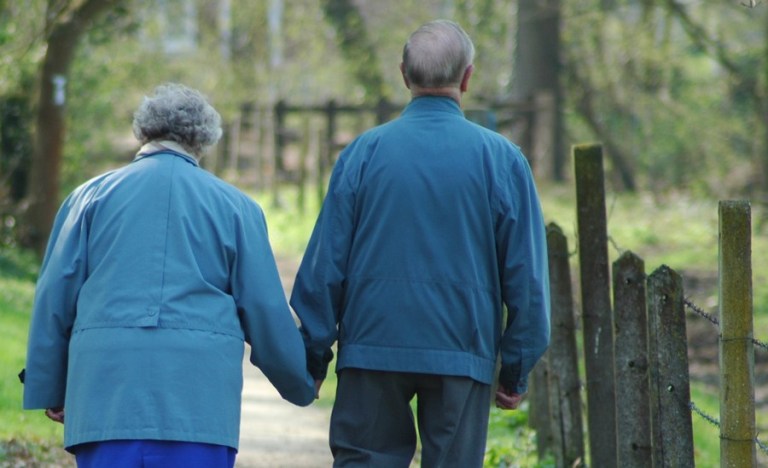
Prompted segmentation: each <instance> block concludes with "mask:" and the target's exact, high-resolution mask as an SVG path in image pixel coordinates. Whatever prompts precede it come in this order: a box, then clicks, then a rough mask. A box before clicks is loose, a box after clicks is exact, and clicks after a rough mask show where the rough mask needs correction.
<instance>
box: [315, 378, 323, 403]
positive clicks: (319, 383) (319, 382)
mask: <svg viewBox="0 0 768 468" xmlns="http://www.w3.org/2000/svg"><path fill="white" fill-rule="evenodd" d="M322 386H323V380H322V379H318V380H315V400H317V399H318V398H320V387H322Z"/></svg>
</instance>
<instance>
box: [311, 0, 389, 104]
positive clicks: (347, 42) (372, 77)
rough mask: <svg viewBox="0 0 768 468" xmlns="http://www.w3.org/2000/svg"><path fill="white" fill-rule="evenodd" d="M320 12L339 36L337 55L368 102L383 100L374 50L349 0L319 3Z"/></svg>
mask: <svg viewBox="0 0 768 468" xmlns="http://www.w3.org/2000/svg"><path fill="white" fill-rule="evenodd" d="M322 5H323V11H324V12H325V17H326V19H327V20H328V22H329V23H331V24H332V25H333V27H334V29H335V30H336V34H337V35H338V37H339V45H340V47H341V52H342V55H343V56H344V58H345V59H346V62H347V65H348V66H349V67H350V70H351V71H352V74H353V76H354V77H355V78H356V79H357V81H358V83H360V85H361V86H362V87H363V89H364V90H365V98H366V100H367V101H368V102H371V103H376V102H378V101H379V100H381V99H382V98H387V97H389V96H387V95H386V88H385V84H384V78H383V77H382V75H381V67H380V63H379V57H378V55H377V54H376V47H374V44H373V43H372V42H371V40H370V38H369V37H368V31H367V29H366V27H365V21H364V19H363V16H362V15H361V14H360V10H359V9H358V8H357V7H356V6H355V4H354V2H353V1H352V0H323V1H322Z"/></svg>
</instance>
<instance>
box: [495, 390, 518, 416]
mask: <svg viewBox="0 0 768 468" xmlns="http://www.w3.org/2000/svg"><path fill="white" fill-rule="evenodd" d="M522 401H523V395H520V394H519V393H515V392H512V391H510V390H507V389H506V388H504V387H502V386H501V385H499V388H498V389H497V390H496V407H497V408H501V409H504V410H513V409H517V407H518V406H520V402H522Z"/></svg>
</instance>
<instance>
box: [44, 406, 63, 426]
mask: <svg viewBox="0 0 768 468" xmlns="http://www.w3.org/2000/svg"><path fill="white" fill-rule="evenodd" d="M45 415H46V416H48V419H50V420H51V421H55V422H57V423H61V424H64V408H48V409H47V410H45Z"/></svg>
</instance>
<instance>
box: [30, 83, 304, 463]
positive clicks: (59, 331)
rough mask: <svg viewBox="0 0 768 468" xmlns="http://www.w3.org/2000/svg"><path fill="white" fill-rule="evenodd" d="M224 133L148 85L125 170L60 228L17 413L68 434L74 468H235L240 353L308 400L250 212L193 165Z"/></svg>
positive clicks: (197, 105) (81, 196)
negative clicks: (41, 418)
mask: <svg viewBox="0 0 768 468" xmlns="http://www.w3.org/2000/svg"><path fill="white" fill-rule="evenodd" d="M220 121H221V119H220V117H219V114H218V113H217V112H216V111H215V110H214V109H213V107H211V106H210V105H209V104H208V103H207V102H206V100H205V98H204V97H203V96H202V95H201V94H200V93H199V92H197V91H195V90H192V89H189V88H187V87H184V86H182V85H177V84H169V85H163V86H160V87H158V88H157V89H156V91H155V93H154V95H153V96H150V97H148V98H145V99H144V101H143V102H142V104H141V105H140V107H139V109H138V110H137V112H136V114H135V116H134V122H133V130H134V134H135V135H136V137H137V138H138V139H139V141H140V142H141V143H143V145H144V146H142V147H141V149H140V150H139V152H138V154H137V155H136V158H135V159H134V160H133V162H131V163H130V164H128V165H127V166H125V167H123V168H121V169H118V170H115V171H112V172H108V173H106V174H104V175H101V176H99V177H96V178H94V179H92V180H90V181H89V182H86V183H85V184H83V185H82V186H80V187H79V188H77V189H76V190H75V191H74V192H73V193H72V194H71V195H70V196H69V197H68V198H67V199H66V201H64V203H63V205H62V207H61V209H60V210H59V213H58V215H57V217H56V221H55V224H54V227H53V232H52V233H51V237H50V241H49V243H48V250H47V252H46V255H45V259H44V261H43V267H42V270H41V272H40V278H39V280H38V283H37V289H36V293H35V303H34V311H33V315H32V323H31V328H30V335H29V346H28V355H27V366H26V372H25V386H24V407H25V408H27V409H36V408H43V409H47V411H46V414H47V415H48V416H49V417H50V418H51V419H53V420H55V421H59V422H62V423H64V445H65V447H66V448H67V450H69V451H71V452H73V453H74V454H75V455H76V457H77V463H78V465H79V466H80V467H110V468H115V467H118V468H120V467H126V468H128V467H141V466H156V467H161V466H162V467H182V466H183V467H201V468H202V467H206V468H208V467H231V466H233V465H234V460H235V454H236V452H237V447H238V439H239V437H238V436H239V428H240V399H241V391H242V385H243V374H242V373H243V368H242V359H243V352H244V344H243V342H244V341H247V342H248V343H250V345H251V353H250V361H251V362H252V363H253V364H254V365H255V366H258V367H260V368H261V370H262V371H263V372H264V373H265V375H266V376H267V377H268V378H269V379H270V381H271V382H272V383H273V384H274V385H275V387H276V388H277V389H278V391H279V392H280V394H281V395H282V396H283V398H285V399H287V400H289V401H291V402H293V403H295V404H298V405H308V404H309V403H310V402H312V400H313V398H314V395H315V388H314V382H313V379H312V377H311V376H310V375H309V373H308V372H307V364H306V357H305V350H304V346H303V344H302V340H301V335H300V334H299V331H298V328H297V327H296V324H295V322H294V320H293V317H292V315H291V312H290V309H289V308H288V304H287V302H286V300H285V293H284V291H283V288H282V285H281V283H280V278H279V276H278V272H277V267H276V264H275V260H274V257H273V255H272V250H271V248H270V245H269V240H268V237H267V228H266V224H265V220H264V216H263V214H262V211H261V209H260V208H259V206H258V205H257V204H256V203H254V202H253V201H252V200H251V199H250V198H249V197H248V196H246V195H245V194H244V193H242V192H240V191H239V190H237V189H236V188H234V187H233V186H231V185H228V184H226V183H224V182H223V181H221V180H220V179H217V178H216V177H215V176H213V175H212V174H211V173H209V172H207V171H204V170H203V169H201V168H200V167H199V165H198V158H199V157H200V156H201V155H202V154H203V153H204V151H205V150H206V149H207V148H208V147H210V146H211V145H213V144H215V143H216V142H217V141H218V139H219V137H220V136H221V127H220ZM65 407H66V421H65V418H64V411H65V410H64V408H65Z"/></svg>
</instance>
